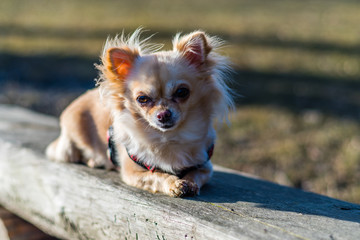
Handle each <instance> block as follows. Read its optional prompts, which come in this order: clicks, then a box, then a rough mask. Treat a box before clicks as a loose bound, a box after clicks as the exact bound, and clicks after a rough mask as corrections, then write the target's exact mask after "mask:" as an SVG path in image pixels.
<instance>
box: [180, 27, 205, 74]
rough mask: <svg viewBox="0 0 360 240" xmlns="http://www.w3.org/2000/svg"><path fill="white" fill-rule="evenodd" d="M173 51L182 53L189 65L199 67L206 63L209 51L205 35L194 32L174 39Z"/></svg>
mask: <svg viewBox="0 0 360 240" xmlns="http://www.w3.org/2000/svg"><path fill="white" fill-rule="evenodd" d="M174 50H175V51H179V52H181V53H183V55H184V57H185V58H186V59H187V60H188V61H189V62H190V64H192V65H195V66H196V67H200V66H201V65H203V64H204V63H205V62H206V58H207V55H208V54H209V53H210V51H211V47H210V46H209V43H208V40H207V37H206V34H205V33H204V32H201V31H196V32H193V33H190V34H188V35H185V36H183V37H181V38H180V39H175V41H174Z"/></svg>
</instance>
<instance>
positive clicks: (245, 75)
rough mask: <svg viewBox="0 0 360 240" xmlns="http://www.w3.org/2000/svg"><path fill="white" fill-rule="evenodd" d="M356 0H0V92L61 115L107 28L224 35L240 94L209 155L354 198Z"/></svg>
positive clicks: (89, 78)
mask: <svg viewBox="0 0 360 240" xmlns="http://www.w3.org/2000/svg"><path fill="white" fill-rule="evenodd" d="M359 23H360V2H359V1H355V0H341V1H340V0H338V1H335V0H312V1H310V0H303V1H297V0H271V1H269V0H224V1H219V0H206V1H205V0H198V1H194V0H192V1H190V0H182V1H166V0H159V1H155V0H147V1H141V0H132V1H118V0H106V1H93V0H86V1H85V0H76V1H75V0H61V1H55V0H32V1H27V0H1V1H0V103H3V104H16V105H20V106H23V107H27V108H30V109H33V110H36V111H39V112H42V113H46V114H51V115H54V116H59V114H60V113H61V111H62V110H63V109H64V108H65V107H66V106H67V104H68V103H69V102H71V101H72V100H73V99H74V98H76V97H77V96H78V95H79V94H81V93H83V92H84V91H85V90H87V89H90V88H93V87H94V84H95V82H94V79H95V78H96V77H97V71H96V70H95V69H94V63H98V62H99V54H100V51H101V49H102V46H103V44H104V41H105V39H106V38H107V37H108V36H109V35H110V36H114V35H115V34H116V33H121V31H122V30H123V29H124V30H125V32H126V33H130V32H132V31H134V30H135V29H136V28H137V27H139V26H143V27H144V28H146V29H149V31H148V32H146V33H145V34H144V36H149V35H151V34H154V33H156V35H155V36H154V37H153V39H152V41H153V42H156V43H164V44H165V47H164V49H170V48H171V38H172V37H173V36H174V35H175V33H177V32H184V33H187V32H190V31H193V30H196V29H202V30H205V31H207V32H208V33H209V34H210V35H218V36H219V37H221V38H222V39H224V40H226V42H227V47H225V48H223V49H222V50H221V52H222V53H223V54H224V55H226V56H228V57H229V58H230V59H231V61H232V62H233V63H234V65H233V67H234V69H235V72H234V74H233V75H232V77H233V79H234V80H235V81H234V82H235V83H234V84H233V86H232V88H233V89H234V91H236V92H237V93H239V94H241V95H243V97H242V98H238V99H237V109H236V111H235V112H234V113H233V114H232V115H231V117H230V119H231V122H232V124H231V126H229V127H226V126H224V127H223V128H221V129H219V130H220V131H218V132H219V136H218V142H217V146H216V149H215V155H214V157H213V161H214V162H215V163H217V164H219V165H222V166H225V167H230V168H233V169H237V170H240V171H244V172H247V173H251V174H255V175H258V176H260V177H262V178H264V179H267V180H270V181H274V182H277V183H280V184H284V185H288V186H293V187H297V188H301V189H304V190H306V191H313V192H317V193H320V194H324V195H328V196H331V197H335V198H340V199H343V200H346V201H351V202H355V203H360V93H359V90H360V27H359Z"/></svg>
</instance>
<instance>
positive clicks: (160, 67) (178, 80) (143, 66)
mask: <svg viewBox="0 0 360 240" xmlns="http://www.w3.org/2000/svg"><path fill="white" fill-rule="evenodd" d="M140 34H141V30H140V29H139V30H136V31H135V32H134V33H133V34H132V35H130V36H128V37H125V36H124V34H122V35H120V36H116V37H115V38H114V39H110V38H108V39H107V42H106V44H105V46H104V50H103V54H102V56H101V60H102V64H101V65H98V66H97V68H98V69H99V71H100V76H99V79H98V80H97V84H98V86H99V93H100V94H99V93H96V92H95V91H94V90H93V91H90V92H88V93H87V94H85V95H83V96H82V97H80V98H79V99H78V100H76V101H75V102H74V103H73V104H72V107H71V106H70V107H69V109H70V110H68V109H67V110H65V111H64V113H63V116H62V117H61V118H62V119H61V120H62V121H61V125H62V133H61V135H60V137H59V139H58V140H56V141H55V142H54V143H52V144H51V145H50V146H49V147H48V149H47V155H48V156H49V158H51V159H54V160H58V161H59V160H60V159H64V161H70V159H73V158H74V157H76V156H75V153H76V152H77V151H78V152H80V155H81V160H82V161H84V162H86V163H87V164H88V165H89V166H91V167H94V166H99V165H101V164H100V163H99V162H101V161H99V159H103V158H105V157H104V151H105V150H104V149H106V141H105V140H104V139H105V136H104V135H105V132H106V129H107V128H108V126H109V125H113V127H114V132H115V142H116V144H117V148H118V151H119V152H120V154H119V157H120V161H121V175H122V178H123V180H124V181H125V182H126V183H128V184H129V185H132V186H135V187H139V188H143V189H146V190H149V191H152V192H163V193H165V194H168V195H171V196H185V195H193V194H198V193H199V189H200V187H201V186H202V185H203V184H205V183H206V182H207V181H208V180H209V178H210V177H211V175H212V165H211V162H207V163H206V164H205V165H203V167H201V168H199V169H197V170H194V171H192V172H190V173H189V174H187V175H186V176H185V177H184V178H183V179H179V178H178V177H177V176H175V173H176V172H179V171H181V170H182V169H185V168H189V167H192V166H196V165H201V164H203V163H205V162H206V161H207V149H208V147H209V146H210V145H211V144H212V143H214V142H215V130H214V128H213V124H214V120H215V119H218V120H220V121H222V120H224V119H227V114H228V111H229V109H231V108H232V107H233V101H232V97H231V94H230V90H229V89H228V87H227V85H226V80H227V78H226V73H227V72H228V71H229V70H230V67H229V64H228V61H227V59H226V58H225V57H223V56H221V55H219V54H217V53H216V49H217V48H218V47H219V46H221V44H222V42H221V41H220V40H219V39H218V38H216V37H210V36H208V35H207V34H205V33H203V32H201V31H196V32H193V33H190V34H188V35H185V36H182V37H181V36H180V34H177V35H176V37H175V38H174V40H173V45H174V49H173V50H172V51H159V48H160V47H159V45H152V44H149V43H148V40H149V38H147V39H145V40H140ZM180 88H185V89H187V90H188V91H189V95H188V96H186V98H185V97H179V96H178V95H175V93H176V91H177V90H178V89H180ZM87 95H91V97H87ZM139 96H146V97H148V98H149V99H150V100H149V102H148V103H146V104H140V103H139V102H138V100H137V98H138V97H139ZM74 106H75V107H74ZM71 109H77V110H71ZM165 110H166V111H170V112H171V121H170V123H171V124H170V123H169V124H168V125H169V126H166V127H165V126H164V125H162V124H163V123H161V122H159V120H158V118H159V114H160V113H161V112H162V111H165ZM85 112H86V113H89V116H90V117H89V116H88V115H87V114H86V116H87V117H86V118H85V117H84V118H83V117H79V115H81V116H82V115H84V113H85ZM88 118H90V119H88ZM73 119H77V121H75V123H74V121H73ZM87 124H94V125H95V126H92V127H89V128H87V127H83V126H84V125H85V126H87ZM81 126H82V127H81ZM94 128H95V129H96V130H97V134H91V133H88V132H87V131H91V129H94ZM70 131H71V132H72V133H73V134H72V135H69V134H67V132H70ZM64 136H65V137H64ZM88 143H90V144H88ZM74 146H75V147H77V149H75V150H69V148H70V147H74ZM125 149H127V151H128V152H129V153H130V154H134V155H136V156H137V158H138V159H140V160H141V161H142V162H144V163H146V164H148V165H152V166H156V168H157V169H160V170H157V171H155V172H154V173H152V172H150V171H147V170H145V169H143V168H141V167H140V166H138V165H137V164H135V163H134V162H133V161H132V160H131V159H130V158H129V157H128V155H127V153H126V150H125ZM72 153H74V154H72ZM91 156H97V157H96V159H94V157H91ZM98 156H100V158H99V157H98ZM73 161H74V160H71V162H73ZM94 161H95V162H96V164H93V162H94ZM102 162H103V164H104V165H105V166H107V167H109V161H108V160H107V159H103V160H102Z"/></svg>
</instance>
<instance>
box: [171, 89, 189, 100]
mask: <svg viewBox="0 0 360 240" xmlns="http://www.w3.org/2000/svg"><path fill="white" fill-rule="evenodd" d="M189 94H190V90H189V89H187V88H184V87H181V88H178V90H176V92H175V93H174V97H175V98H183V99H184V98H187V97H188V96H189Z"/></svg>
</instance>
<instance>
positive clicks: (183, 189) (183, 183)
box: [169, 179, 200, 197]
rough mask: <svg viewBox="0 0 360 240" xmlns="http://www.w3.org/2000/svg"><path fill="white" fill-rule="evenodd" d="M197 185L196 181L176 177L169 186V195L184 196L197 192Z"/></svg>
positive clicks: (193, 194)
mask: <svg viewBox="0 0 360 240" xmlns="http://www.w3.org/2000/svg"><path fill="white" fill-rule="evenodd" d="M199 190H200V189H199V187H198V185H197V184H196V183H194V182H191V181H189V180H184V179H178V180H176V181H175V182H174V183H173V184H172V185H171V186H170V191H169V192H170V194H169V195H170V196H172V197H185V196H195V195H197V194H199Z"/></svg>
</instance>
